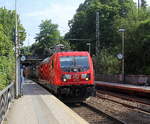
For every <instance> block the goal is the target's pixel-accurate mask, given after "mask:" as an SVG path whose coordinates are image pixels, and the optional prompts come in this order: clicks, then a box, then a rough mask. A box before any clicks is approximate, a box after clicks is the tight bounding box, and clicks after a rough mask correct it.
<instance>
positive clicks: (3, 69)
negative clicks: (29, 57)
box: [0, 8, 26, 90]
mask: <svg viewBox="0 0 150 124" xmlns="http://www.w3.org/2000/svg"><path fill="white" fill-rule="evenodd" d="M15 14H16V13H15V11H12V10H7V9H5V8H0V90H2V89H3V88H4V87H6V86H7V85H8V84H9V83H10V82H11V81H13V80H14V77H15V56H14V55H15V54H14V48H15V46H14V45H15V44H14V38H15V37H14V32H15V30H14V29H15ZM20 31H21V32H20ZM18 33H19V35H18V36H19V37H18V39H19V41H20V45H22V44H23V41H24V40H25V36H26V34H25V29H24V28H23V26H22V25H21V24H20V20H19V16H18Z"/></svg>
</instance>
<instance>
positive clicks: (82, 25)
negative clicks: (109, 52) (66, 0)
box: [65, 0, 133, 54]
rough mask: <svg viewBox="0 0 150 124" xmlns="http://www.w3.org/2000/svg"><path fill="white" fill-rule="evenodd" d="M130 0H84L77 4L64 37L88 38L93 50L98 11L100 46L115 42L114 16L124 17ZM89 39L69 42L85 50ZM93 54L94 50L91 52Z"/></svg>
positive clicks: (107, 45) (78, 48)
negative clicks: (77, 6)
mask: <svg viewBox="0 0 150 124" xmlns="http://www.w3.org/2000/svg"><path fill="white" fill-rule="evenodd" d="M131 4H133V1H132V0H126V1H122V0H113V1H108V0H86V1H85V2H84V3H83V4H81V5H80V6H79V8H78V9H77V12H76V14H75V15H74V17H73V19H72V20H70V21H69V27H70V31H69V32H68V33H67V34H66V36H65V38H75V39H90V40H91V43H92V51H95V41H96V39H95V36H96V34H95V31H96V20H95V19H96V12H97V11H99V13H100V48H99V49H102V48H103V47H105V48H108V47H110V46H112V45H113V44H114V43H115V42H116V35H117V30H118V29H116V27H115V25H114V22H115V20H116V18H119V17H124V18H126V16H127V14H128V12H129V11H130V8H131V6H130V5H131ZM87 42H89V41H82V42H81V41H76V42H71V41H70V43H71V44H73V46H75V47H76V49H77V50H87V48H88V46H86V45H85V44H86V43H87ZM92 54H95V52H92Z"/></svg>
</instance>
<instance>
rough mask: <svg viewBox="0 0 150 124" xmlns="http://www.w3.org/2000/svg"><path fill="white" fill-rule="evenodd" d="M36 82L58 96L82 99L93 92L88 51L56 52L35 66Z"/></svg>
mask: <svg viewBox="0 0 150 124" xmlns="http://www.w3.org/2000/svg"><path fill="white" fill-rule="evenodd" d="M36 77H38V80H39V81H38V82H40V84H42V85H43V86H44V87H47V88H48V89H49V90H50V91H52V92H53V93H54V94H56V95H57V96H58V97H60V98H64V99H72V100H75V101H76V100H78V101H84V100H86V98H88V97H89V96H92V95H94V94H95V85H94V70H93V63H92V59H91V57H90V55H89V53H88V52H57V53H55V54H53V55H52V56H51V57H48V58H46V59H44V60H43V61H42V62H41V63H40V64H39V65H38V66H37V67H36Z"/></svg>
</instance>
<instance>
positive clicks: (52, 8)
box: [0, 0, 150, 46]
mask: <svg viewBox="0 0 150 124" xmlns="http://www.w3.org/2000/svg"><path fill="white" fill-rule="evenodd" d="M16 1H17V13H19V15H20V20H21V23H22V24H23V26H24V28H25V30H26V32H27V38H26V41H25V42H24V45H25V46H28V45H31V44H33V43H34V42H35V40H34V37H35V36H36V34H37V33H39V27H38V26H39V25H40V23H41V21H42V20H46V19H51V20H52V23H54V24H58V25H59V28H58V29H59V30H60V33H61V35H62V36H63V35H64V34H65V33H67V32H68V31H69V27H68V20H71V19H72V18H73V15H74V14H75V13H76V9H77V8H78V7H79V5H80V4H81V3H83V2H84V0H16ZM134 1H137V0H134ZM147 3H148V4H149V5H150V0H147ZM2 6H5V7H6V8H7V9H11V10H14V9H15V0H0V7H2Z"/></svg>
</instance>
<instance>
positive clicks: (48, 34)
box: [30, 20, 70, 58]
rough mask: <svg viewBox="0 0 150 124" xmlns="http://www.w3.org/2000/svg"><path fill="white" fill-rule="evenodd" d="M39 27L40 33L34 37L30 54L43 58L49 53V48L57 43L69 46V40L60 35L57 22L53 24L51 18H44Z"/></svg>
mask: <svg viewBox="0 0 150 124" xmlns="http://www.w3.org/2000/svg"><path fill="white" fill-rule="evenodd" d="M39 27H40V33H39V34H37V36H36V37H35V39H36V41H37V42H36V43H34V44H33V45H32V46H31V49H30V50H31V53H32V55H34V56H38V57H41V58H45V57H47V56H49V55H50V48H52V47H54V45H56V44H59V43H61V44H63V45H65V47H66V48H67V49H69V48H70V44H69V42H68V41H66V40H63V37H61V36H60V32H59V30H58V25H57V24H53V23H52V22H51V20H45V21H42V23H41V24H40V26H39Z"/></svg>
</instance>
